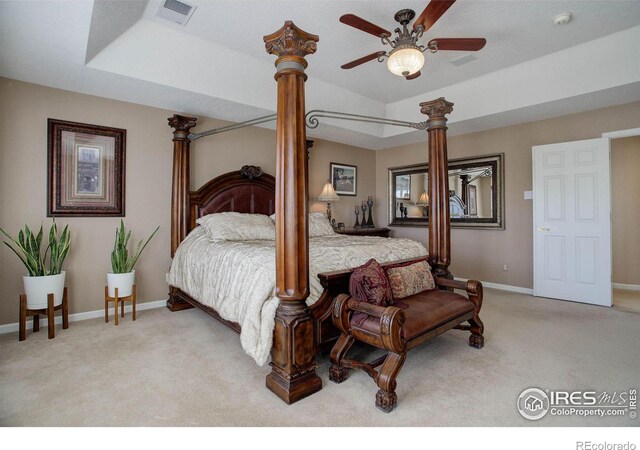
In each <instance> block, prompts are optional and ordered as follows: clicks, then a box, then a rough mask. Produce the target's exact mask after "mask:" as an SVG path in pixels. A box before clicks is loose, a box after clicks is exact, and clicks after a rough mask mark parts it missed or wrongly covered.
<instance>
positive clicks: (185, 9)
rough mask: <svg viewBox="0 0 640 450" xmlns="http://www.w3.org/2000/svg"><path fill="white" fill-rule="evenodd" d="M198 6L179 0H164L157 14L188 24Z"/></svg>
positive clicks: (184, 24)
mask: <svg viewBox="0 0 640 450" xmlns="http://www.w3.org/2000/svg"><path fill="white" fill-rule="evenodd" d="M195 10H196V7H195V6H193V5H189V4H188V3H185V2H180V1H178V0H162V2H161V3H160V6H159V7H158V12H157V13H156V15H157V16H158V17H162V18H163V19H167V20H170V21H172V22H177V23H179V24H180V25H183V26H186V25H187V22H188V21H189V19H190V18H191V16H192V15H193V12H194V11H195Z"/></svg>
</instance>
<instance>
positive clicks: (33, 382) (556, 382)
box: [0, 289, 640, 426]
mask: <svg viewBox="0 0 640 450" xmlns="http://www.w3.org/2000/svg"><path fill="white" fill-rule="evenodd" d="M481 317H482V319H483V320H484V323H485V327H486V333H485V337H486V343H485V348H484V349H482V350H476V349H473V348H471V347H469V346H468V345H467V339H468V333H467V332H463V331H457V330H452V331H449V332H447V333H445V334H444V335H442V336H440V337H438V338H436V339H435V340H433V341H431V342H430V343H427V344H425V345H423V346H421V347H419V348H417V349H414V350H413V351H411V352H410V353H409V356H408V359H407V362H406V364H405V366H404V368H403V370H402V372H401V373H400V376H399V377H398V388H397V393H398V408H397V409H396V410H395V411H393V412H392V413H390V414H385V413H383V412H381V411H379V410H377V409H376V408H375V406H374V398H375V393H376V391H377V387H376V386H375V384H374V383H373V382H372V380H371V379H370V378H369V377H368V376H367V375H366V374H365V373H364V372H361V371H355V372H352V373H351V376H350V378H349V379H348V380H347V381H345V382H344V383H342V384H339V385H337V384H333V383H332V382H330V381H329V379H328V369H329V365H330V363H329V361H328V357H327V356H324V357H321V358H319V361H318V362H319V368H318V374H319V375H320V377H321V378H322V381H323V389H322V390H321V391H320V392H318V393H316V394H314V395H313V396H311V397H308V398H306V399H304V400H302V401H300V402H298V403H296V404H294V405H290V406H287V405H286V404H284V403H283V402H282V401H280V400H279V399H278V398H276V397H275V396H274V395H273V394H272V393H271V392H270V391H268V390H267V389H266V388H265V387H264V385H265V376H266V375H267V374H268V373H269V367H268V366H265V367H258V366H256V365H255V363H254V362H253V360H252V359H251V358H250V357H249V356H247V355H245V354H244V353H243V352H242V350H241V348H240V342H239V338H238V335H237V334H235V333H234V332H233V331H231V330H230V329H228V328H227V327H225V326H224V325H222V324H220V323H219V322H217V321H215V320H214V319H212V318H211V317H209V316H207V315H206V314H204V313H202V312H200V311H198V310H187V311H181V312H176V313H171V312H170V311H168V310H167V309H165V308H161V309H154V310H146V311H140V312H139V315H138V320H136V321H135V322H132V321H131V314H127V315H126V316H125V318H124V319H123V320H122V321H121V322H120V325H118V326H117V327H116V326H114V324H113V321H111V322H109V323H108V324H106V323H104V321H103V320H101V319H95V320H87V321H82V322H73V323H71V324H70V328H69V329H68V330H62V328H61V326H57V327H56V337H55V339H53V340H48V339H47V331H46V328H44V329H42V328H41V331H40V332H39V333H35V334H34V333H32V332H31V331H29V332H28V334H27V340H26V341H23V342H19V341H18V336H17V333H11V334H6V335H2V336H0V424H1V425H3V426H638V425H640V420H639V419H635V420H633V419H630V418H629V416H628V415H625V416H624V417H607V418H598V417H588V418H581V417H573V416H569V417H557V416H553V417H552V416H550V415H547V416H546V417H544V418H543V419H541V420H539V421H536V422H531V421H528V420H526V419H524V418H523V417H521V416H520V414H519V413H518V411H517V409H516V401H517V398H518V396H519V395H520V393H521V392H522V391H523V390H524V389H526V388H529V387H539V388H542V389H551V390H554V389H566V390H596V391H607V392H613V391H618V392H620V391H623V390H628V389H630V388H634V387H635V388H636V389H637V388H640V352H639V351H638V343H639V342H640V324H639V321H640V314H637V313H634V312H630V311H625V310H621V309H617V308H602V307H596V306H590V305H583V304H578V303H570V302H562V301H556V300H550V299H544V298H534V297H531V296H528V295H523V294H514V293H509V292H504V291H496V290H491V289H487V290H486V292H485V303H484V306H483V309H482V313H481ZM359 351H366V349H363V348H361V349H359Z"/></svg>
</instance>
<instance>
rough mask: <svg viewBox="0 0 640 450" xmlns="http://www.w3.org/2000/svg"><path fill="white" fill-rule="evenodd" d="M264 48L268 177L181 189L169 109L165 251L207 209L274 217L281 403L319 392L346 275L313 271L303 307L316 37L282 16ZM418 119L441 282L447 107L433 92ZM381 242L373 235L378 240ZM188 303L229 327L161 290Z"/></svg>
mask: <svg viewBox="0 0 640 450" xmlns="http://www.w3.org/2000/svg"><path fill="white" fill-rule="evenodd" d="M264 41H265V43H266V49H267V52H268V53H272V54H275V55H276V56H277V57H278V58H277V60H276V75H275V79H276V81H277V86H278V96H277V98H278V105H277V124H276V135H277V144H276V152H277V156H276V176H275V177H273V176H271V175H268V174H263V173H262V171H261V170H260V169H259V168H257V167H254V166H244V167H243V168H242V169H241V170H240V171H236V172H230V173H227V174H223V175H220V176H218V177H216V178H214V179H213V180H211V181H209V182H208V183H206V184H205V185H203V186H202V187H201V188H200V189H198V190H196V191H193V192H192V191H190V178H189V170H190V167H189V166H190V142H191V141H190V139H189V132H190V129H191V128H193V127H194V126H195V125H196V118H193V117H187V116H182V115H177V114H176V115H174V116H173V117H171V118H169V119H168V120H169V125H170V126H171V127H172V128H173V129H174V131H173V148H174V151H173V181H172V183H173V185H172V205H171V256H172V257H173V256H174V255H175V254H176V250H177V249H178V246H179V245H180V243H181V242H183V241H184V240H185V238H186V237H187V235H188V234H189V233H190V232H191V231H192V230H193V229H194V228H195V227H196V220H197V219H198V218H201V217H203V216H205V215H207V214H210V213H214V212H229V211H234V212H240V213H254V214H264V215H271V214H275V295H276V296H277V298H278V300H279V305H278V306H277V310H276V313H275V326H274V329H273V346H272V348H271V363H270V364H271V368H272V370H271V373H270V374H269V375H268V376H267V379H266V385H267V387H268V388H269V389H270V390H271V391H273V392H274V393H275V394H276V395H277V396H278V397H280V398H281V399H282V400H284V401H285V402H286V403H293V402H295V401H297V400H300V399H302V398H304V397H306V396H308V395H311V394H313V393H314V392H317V391H318V390H320V389H321V388H322V383H321V380H320V378H319V377H318V375H317V374H316V373H315V369H316V361H315V360H316V353H317V352H318V351H319V350H321V349H324V348H327V344H331V343H332V342H333V341H334V340H335V338H336V337H337V336H338V334H339V333H338V331H337V330H336V329H335V328H334V326H333V324H332V322H331V306H332V303H333V299H334V298H335V297H336V296H337V295H338V294H340V293H345V292H348V283H349V275H350V274H349V273H348V272H345V271H338V272H330V273H323V274H320V275H319V276H318V277H319V278H320V282H321V284H322V287H323V288H324V292H323V293H322V295H321V296H320V298H319V299H318V300H317V301H316V302H315V303H314V304H313V305H312V306H311V307H309V306H307V303H306V302H305V300H306V299H307V297H309V295H310V286H309V283H310V278H309V276H310V272H309V230H308V227H309V222H308V220H309V219H308V166H307V151H308V148H309V147H310V145H311V142H310V141H308V140H307V139H306V130H305V120H304V118H305V99H304V82H305V80H306V78H307V76H306V74H305V73H304V69H305V68H306V66H307V62H306V60H305V56H306V55H308V54H312V53H314V52H315V50H316V42H317V41H318V37H317V36H314V35H312V34H309V33H306V32H304V31H303V30H301V29H299V28H298V27H296V26H295V25H294V24H293V23H292V22H290V21H287V22H285V24H284V26H283V27H282V28H281V29H280V30H278V31H276V32H275V33H273V34H271V35H268V36H265V38H264ZM420 106H421V112H422V113H424V114H426V115H427V116H428V117H429V119H428V138H429V139H428V141H429V161H430V164H429V178H428V180H429V197H430V198H431V199H432V201H431V202H430V204H429V217H430V218H431V223H430V227H429V260H430V262H431V265H432V267H433V270H434V275H436V276H439V277H444V278H451V274H450V272H449V270H448V266H449V264H450V240H449V236H450V232H449V209H448V204H449V198H448V195H449V187H448V177H447V145H446V129H447V127H446V121H447V119H446V117H445V115H446V114H448V113H450V112H451V111H452V106H453V104H452V103H450V102H447V101H446V100H444V98H440V99H437V100H433V101H430V102H425V103H421V104H420ZM380 239H383V238H380ZM194 306H195V307H198V308H200V309H202V310H203V311H205V312H207V313H209V314H211V315H212V316H214V317H216V318H217V319H219V320H221V321H223V322H224V323H226V324H227V325H229V326H230V327H231V328H233V329H234V330H236V331H238V332H239V331H240V326H239V325H238V324H237V323H232V322H229V321H226V320H224V319H223V318H222V317H221V315H220V314H219V312H218V311H216V310H215V309H213V308H211V307H209V306H206V305H204V304H203V303H201V302H199V301H198V300H196V299H194V298H192V296H190V295H188V294H187V293H186V292H184V290H182V289H179V288H178V287H176V286H173V285H172V286H170V294H169V300H168V302H167V307H168V308H169V309H170V310H171V311H179V310H182V309H187V308H193V307H194Z"/></svg>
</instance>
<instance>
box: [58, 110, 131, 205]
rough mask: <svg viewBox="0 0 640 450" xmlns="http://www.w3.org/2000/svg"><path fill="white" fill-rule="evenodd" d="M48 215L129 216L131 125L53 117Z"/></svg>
mask: <svg viewBox="0 0 640 450" xmlns="http://www.w3.org/2000/svg"><path fill="white" fill-rule="evenodd" d="M47 124H48V133H47V135H48V155H47V156H48V164H47V166H48V167H47V199H48V204H47V216H49V217H69V216H75V217H97V216H116V217H122V216H124V195H125V190H124V189H125V186H124V176H125V170H124V162H125V146H126V137H127V130H123V129H121V128H109V127H101V126H98V125H88V124H84V123H76V122H67V121H63V120H55V119H48V121H47Z"/></svg>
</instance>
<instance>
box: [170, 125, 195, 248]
mask: <svg viewBox="0 0 640 450" xmlns="http://www.w3.org/2000/svg"><path fill="white" fill-rule="evenodd" d="M167 120H168V121H169V126H170V127H171V128H173V182H172V187H171V189H172V192H171V257H172V258H173V255H174V254H175V253H176V249H177V248H178V245H180V242H182V241H183V240H184V238H185V237H186V236H187V233H188V232H189V189H191V185H190V176H189V147H190V144H191V141H190V140H189V137H188V136H189V130H190V129H191V128H192V127H195V126H196V120H197V119H196V118H195V117H187V116H181V115H178V114H174V115H173V117H169V118H168V119H167Z"/></svg>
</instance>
